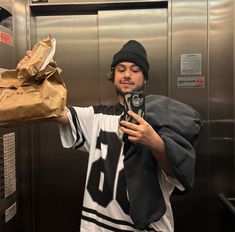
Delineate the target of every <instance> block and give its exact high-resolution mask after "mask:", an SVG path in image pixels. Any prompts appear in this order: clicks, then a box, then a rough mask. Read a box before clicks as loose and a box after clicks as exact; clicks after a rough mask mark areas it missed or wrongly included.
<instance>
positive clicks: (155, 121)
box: [146, 96, 202, 190]
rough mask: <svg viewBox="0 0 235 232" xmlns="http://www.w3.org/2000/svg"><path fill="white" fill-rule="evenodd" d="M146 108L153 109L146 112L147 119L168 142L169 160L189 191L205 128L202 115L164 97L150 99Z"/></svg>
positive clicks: (176, 174) (176, 175) (175, 173)
mask: <svg viewBox="0 0 235 232" xmlns="http://www.w3.org/2000/svg"><path fill="white" fill-rule="evenodd" d="M149 107H150V108H149ZM154 109H155V111H154ZM147 110H149V112H151V113H150V114H148V113H147V115H146V117H147V120H150V124H151V125H152V126H153V128H154V129H155V130H156V131H157V132H158V134H159V135H160V136H161V138H162V139H163V140H164V142H165V146H166V155H167V159H168V161H169V164H170V165H171V168H172V170H173V173H174V175H175V177H176V178H177V179H178V180H179V181H180V183H181V184H182V185H183V186H184V188H185V189H186V190H187V189H190V188H192V187H193V184H194V175H195V164H196V145H197V143H198V137H199V133H200V130H201V127H202V121H201V118H200V115H199V114H198V112H197V111H195V110H194V109H193V108H192V107H190V106H188V105H186V104H184V103H181V102H179V101H176V100H174V99H171V98H168V97H162V96H161V97H158V98H157V99H154V98H153V99H152V100H150V101H148V109H147Z"/></svg>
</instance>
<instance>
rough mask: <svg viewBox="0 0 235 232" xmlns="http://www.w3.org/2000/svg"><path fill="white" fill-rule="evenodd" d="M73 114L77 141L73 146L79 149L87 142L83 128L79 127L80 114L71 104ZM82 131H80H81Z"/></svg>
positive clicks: (70, 109)
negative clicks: (78, 114)
mask: <svg viewBox="0 0 235 232" xmlns="http://www.w3.org/2000/svg"><path fill="white" fill-rule="evenodd" d="M68 109H69V111H70V113H71V115H72V120H73V125H74V126H75V129H76V137H77V138H76V142H75V145H74V147H73V148H75V149H78V148H79V147H82V146H83V145H84V143H85V137H84V135H83V133H82V130H81V128H79V127H78V126H79V120H78V116H77V113H76V111H75V109H74V108H73V107H71V106H69V107H68ZM79 132H80V133H79Z"/></svg>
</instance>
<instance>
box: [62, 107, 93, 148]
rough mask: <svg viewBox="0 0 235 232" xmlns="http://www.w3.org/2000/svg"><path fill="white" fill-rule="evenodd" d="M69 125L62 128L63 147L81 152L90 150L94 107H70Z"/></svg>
mask: <svg viewBox="0 0 235 232" xmlns="http://www.w3.org/2000/svg"><path fill="white" fill-rule="evenodd" d="M68 109H69V111H68V119H69V124H68V125H67V126H65V127H64V126H61V125H60V127H59V129H60V137H61V142H62V145H63V147H65V148H74V149H80V150H86V151H88V150H89V147H90V143H91V137H92V128H93V119H94V110H93V107H69V108H68Z"/></svg>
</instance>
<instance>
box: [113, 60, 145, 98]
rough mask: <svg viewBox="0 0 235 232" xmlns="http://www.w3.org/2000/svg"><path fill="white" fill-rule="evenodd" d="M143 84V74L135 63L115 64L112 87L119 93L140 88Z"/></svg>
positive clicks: (122, 93) (123, 93)
mask: <svg viewBox="0 0 235 232" xmlns="http://www.w3.org/2000/svg"><path fill="white" fill-rule="evenodd" d="M143 86H144V75H143V72H142V70H141V69H140V68H139V67H138V66H137V65H136V64H134V63H130V62H121V63H119V64H117V65H116V67H115V75H114V87H115V89H116V91H117V93H118V94H119V95H121V96H124V95H125V93H128V92H133V91H135V90H137V91H138V90H141V89H143Z"/></svg>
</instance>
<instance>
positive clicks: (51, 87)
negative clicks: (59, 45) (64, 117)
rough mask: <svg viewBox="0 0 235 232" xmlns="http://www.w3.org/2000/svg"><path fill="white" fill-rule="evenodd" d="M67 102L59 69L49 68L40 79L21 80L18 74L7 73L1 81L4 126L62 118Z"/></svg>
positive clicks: (0, 112) (0, 109)
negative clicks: (60, 116)
mask: <svg viewBox="0 0 235 232" xmlns="http://www.w3.org/2000/svg"><path fill="white" fill-rule="evenodd" d="M66 99H67V90H66V86H65V84H64V82H63V80H62V79H61V77H60V74H59V71H58V68H55V67H52V66H50V65H48V66H47V67H46V69H44V70H43V71H42V72H40V73H38V74H37V78H35V77H32V78H18V71H17V70H8V71H5V72H3V73H2V74H1V78H0V125H3V124H11V123H17V122H24V121H29V120H36V119H43V118H52V117H58V116H59V115H61V114H62V112H63V110H64V108H65V105H66Z"/></svg>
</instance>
